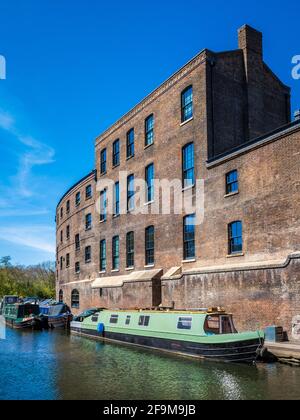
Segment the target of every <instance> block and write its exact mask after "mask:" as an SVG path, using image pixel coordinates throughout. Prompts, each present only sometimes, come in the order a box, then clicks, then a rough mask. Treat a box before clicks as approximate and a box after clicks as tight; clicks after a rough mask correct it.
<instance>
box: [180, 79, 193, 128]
mask: <svg viewBox="0 0 300 420" xmlns="http://www.w3.org/2000/svg"><path fill="white" fill-rule="evenodd" d="M192 117H193V87H192V86H189V87H188V88H187V89H185V90H184V91H183V92H182V94H181V121H182V122H185V121H188V120H190V119H191V118H192Z"/></svg>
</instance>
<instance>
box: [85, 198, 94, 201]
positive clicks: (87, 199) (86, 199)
mask: <svg viewBox="0 0 300 420" xmlns="http://www.w3.org/2000/svg"><path fill="white" fill-rule="evenodd" d="M92 198H93V197H85V201H89V200H91V199H92Z"/></svg>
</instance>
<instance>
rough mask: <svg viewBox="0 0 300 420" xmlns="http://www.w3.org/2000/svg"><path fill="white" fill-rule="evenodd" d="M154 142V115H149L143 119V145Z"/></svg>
mask: <svg viewBox="0 0 300 420" xmlns="http://www.w3.org/2000/svg"><path fill="white" fill-rule="evenodd" d="M153 142H154V115H150V116H149V117H148V118H146V120H145V146H150V144H153Z"/></svg>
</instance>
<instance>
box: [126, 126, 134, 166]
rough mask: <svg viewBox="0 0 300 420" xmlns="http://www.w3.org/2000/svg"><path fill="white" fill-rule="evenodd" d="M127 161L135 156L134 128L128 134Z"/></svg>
mask: <svg viewBox="0 0 300 420" xmlns="http://www.w3.org/2000/svg"><path fill="white" fill-rule="evenodd" d="M126 146H127V159H129V158H131V157H133V156H134V128H132V129H131V130H129V131H128V133H127V144H126Z"/></svg>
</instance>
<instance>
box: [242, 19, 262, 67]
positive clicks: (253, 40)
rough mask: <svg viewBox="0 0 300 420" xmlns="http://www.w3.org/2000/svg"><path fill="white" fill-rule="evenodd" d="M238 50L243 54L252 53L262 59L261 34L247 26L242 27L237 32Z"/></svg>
mask: <svg viewBox="0 0 300 420" xmlns="http://www.w3.org/2000/svg"><path fill="white" fill-rule="evenodd" d="M238 34H239V49H240V50H243V51H244V53H247V52H250V51H251V52H252V53H255V54H257V55H258V56H259V57H260V58H261V59H262V58H263V34H262V32H259V31H257V30H256V29H254V28H251V26H249V25H244V26H242V27H241V28H240V29H239V31H238Z"/></svg>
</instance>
